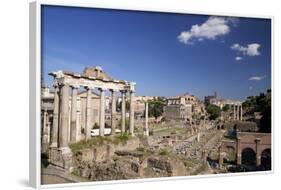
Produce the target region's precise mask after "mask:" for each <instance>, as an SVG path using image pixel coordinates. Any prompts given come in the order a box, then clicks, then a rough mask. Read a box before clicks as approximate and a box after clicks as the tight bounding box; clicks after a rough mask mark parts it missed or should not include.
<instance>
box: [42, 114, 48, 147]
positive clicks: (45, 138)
mask: <svg viewBox="0 0 281 190" xmlns="http://www.w3.org/2000/svg"><path fill="white" fill-rule="evenodd" d="M47 115H48V113H47V110H44V112H43V126H42V140H41V144H42V152H45V151H46V150H47V148H48V133H47V122H48V120H47Z"/></svg>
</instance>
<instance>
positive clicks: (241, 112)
mask: <svg viewBox="0 0 281 190" xmlns="http://www.w3.org/2000/svg"><path fill="white" fill-rule="evenodd" d="M240 120H241V121H242V120H243V108H242V105H241V106H240Z"/></svg>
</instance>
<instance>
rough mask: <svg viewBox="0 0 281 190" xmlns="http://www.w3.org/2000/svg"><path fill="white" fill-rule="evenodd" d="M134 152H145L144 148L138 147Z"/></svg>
mask: <svg viewBox="0 0 281 190" xmlns="http://www.w3.org/2000/svg"><path fill="white" fill-rule="evenodd" d="M136 150H137V151H140V152H144V151H145V149H144V147H138V148H136Z"/></svg>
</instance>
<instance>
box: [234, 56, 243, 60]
mask: <svg viewBox="0 0 281 190" xmlns="http://www.w3.org/2000/svg"><path fill="white" fill-rule="evenodd" d="M242 59H243V58H242V57H239V56H237V57H235V60H236V61H240V60H242Z"/></svg>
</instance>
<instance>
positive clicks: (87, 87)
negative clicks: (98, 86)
mask: <svg viewBox="0 0 281 190" xmlns="http://www.w3.org/2000/svg"><path fill="white" fill-rule="evenodd" d="M84 88H85V89H86V90H93V89H94V88H93V87H92V86H84Z"/></svg>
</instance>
